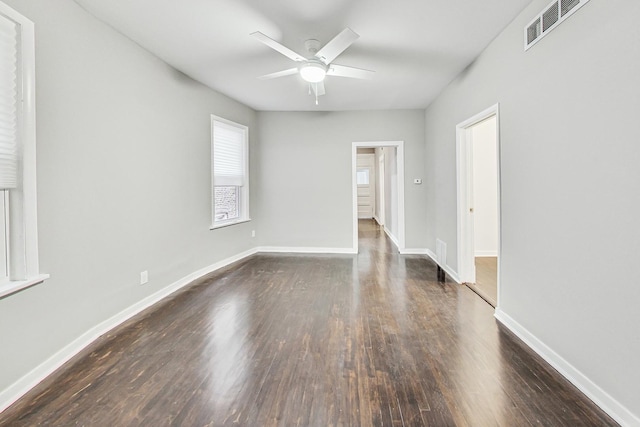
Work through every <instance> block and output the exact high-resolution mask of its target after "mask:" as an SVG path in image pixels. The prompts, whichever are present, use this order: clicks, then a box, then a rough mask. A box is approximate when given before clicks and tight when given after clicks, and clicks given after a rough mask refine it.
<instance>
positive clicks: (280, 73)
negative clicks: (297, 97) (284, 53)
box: [258, 68, 298, 80]
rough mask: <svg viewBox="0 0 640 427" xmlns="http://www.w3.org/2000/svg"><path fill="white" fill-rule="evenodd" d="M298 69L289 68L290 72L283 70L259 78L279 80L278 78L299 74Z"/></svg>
mask: <svg viewBox="0 0 640 427" xmlns="http://www.w3.org/2000/svg"><path fill="white" fill-rule="evenodd" d="M297 73H298V69H297V68H289V69H288V70H282V71H278V72H275V73H271V74H265V75H264V76H260V77H258V78H259V79H260V80H270V79H277V78H278V77H284V76H290V75H292V74H297Z"/></svg>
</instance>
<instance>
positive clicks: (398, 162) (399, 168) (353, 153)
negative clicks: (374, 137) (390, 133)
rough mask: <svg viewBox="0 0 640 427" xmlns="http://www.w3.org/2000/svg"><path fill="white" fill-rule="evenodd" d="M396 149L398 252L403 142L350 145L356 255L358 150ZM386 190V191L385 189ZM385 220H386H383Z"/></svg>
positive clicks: (401, 239) (401, 235)
mask: <svg viewBox="0 0 640 427" xmlns="http://www.w3.org/2000/svg"><path fill="white" fill-rule="evenodd" d="M384 147H395V148H396V165H397V167H396V170H397V171H398V179H397V184H396V185H397V186H398V188H397V190H398V191H397V193H398V236H396V237H397V238H398V242H397V243H398V245H397V246H398V251H399V252H402V251H403V250H404V249H405V224H404V219H405V218H404V141H369V142H352V143H351V198H352V218H353V222H352V224H353V225H352V228H353V252H354V253H358V185H357V182H358V181H357V178H356V172H357V160H358V148H384ZM385 190H386V189H385ZM385 219H386V218H385Z"/></svg>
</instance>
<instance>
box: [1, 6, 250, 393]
mask: <svg viewBox="0 0 640 427" xmlns="http://www.w3.org/2000/svg"><path fill="white" fill-rule="evenodd" d="M5 1H6V2H7V3H8V4H9V5H10V6H12V7H13V8H15V9H16V10H18V11H19V12H21V13H22V14H24V15H25V16H27V17H28V18H30V19H31V20H32V21H34V22H35V25H36V43H37V45H36V67H37V69H36V73H37V76H36V79H37V82H36V83H37V93H36V96H37V133H38V135H37V155H38V215H39V218H38V220H39V243H40V266H41V271H42V272H44V273H49V274H51V279H50V280H48V281H46V282H45V283H44V284H41V285H38V286H35V287H33V288H31V289H28V290H25V291H22V292H20V293H17V294H14V295H11V296H9V297H6V298H4V299H1V300H0V360H1V361H2V363H0V391H2V390H4V389H5V388H7V387H8V386H9V385H10V384H12V383H13V382H15V381H16V380H18V379H19V378H21V377H22V376H23V375H25V374H26V373H27V372H29V371H30V370H31V369H33V368H34V367H36V366H37V365H38V364H40V363H41V362H43V361H44V360H45V359H47V358H48V357H49V356H51V355H52V354H54V353H55V352H56V351H58V350H60V349H61V348H62V347H63V346H65V345H66V344H68V343H70V342H71V341H73V340H74V339H75V338H77V337H78V336H80V335H81V334H82V333H84V332H85V331H87V330H89V329H90V328H91V327H93V326H95V325H97V324H98V323H100V322H101V321H103V320H105V319H107V318H109V317H111V316H112V315H114V314H116V313H118V312H119V311H121V310H123V309H125V308H127V307H129V306H131V305H132V304H134V303H136V302H138V301H140V300H141V299H142V298H144V297H145V296H147V295H150V294H152V293H153V292H156V291H158V290H159V289H161V288H163V287H165V286H167V285H169V284H171V283H172V282H174V281H176V280H178V279H179V278H182V277H184V276H186V275H188V274H189V273H192V272H194V271H196V270H198V269H201V268H204V267H206V266H209V265H211V264H213V263H215V262H216V261H220V260H222V259H225V258H227V257H229V256H231V255H235V254H237V253H240V252H242V251H245V250H247V249H249V248H252V247H253V246H255V244H254V242H253V241H252V239H251V238H250V230H251V229H252V228H254V227H255V222H250V223H247V224H243V225H239V226H234V227H227V228H223V229H219V230H216V231H210V230H209V226H210V224H211V219H210V217H211V208H210V203H211V202H210V200H211V198H210V169H209V168H210V161H209V153H210V131H209V129H210V116H209V115H210V114H211V113H214V114H216V115H220V116H222V117H225V118H228V119H231V120H235V121H238V122H241V123H243V124H246V125H248V126H249V127H250V128H251V131H253V129H254V127H255V121H256V114H255V112H253V111H252V110H251V109H249V108H247V107H245V106H243V105H241V104H239V103H237V102H235V101H232V100H230V99H228V98H226V97H224V96H222V95H220V94H218V93H216V92H213V91H211V90H209V89H207V88H205V87H204V86H202V85H200V84H198V83H196V82H194V81H192V80H191V79H189V78H187V77H185V76H184V75H181V74H180V73H178V72H176V71H175V70H174V69H172V68H170V67H169V66H167V65H166V64H165V63H163V62H161V61H160V60H158V59H157V58H156V57H154V56H152V55H151V54H149V53H147V52H146V51H144V50H142V49H141V48H140V47H138V46H137V45H135V44H134V43H132V42H131V41H129V40H128V39H126V38H124V37H122V36H120V35H119V34H117V33H116V32H115V31H113V30H112V29H110V28H109V27H107V26H105V25H104V24H102V23H100V22H98V21H97V20H95V19H94V18H92V17H91V16H90V15H88V14H87V13H86V12H85V11H84V10H82V9H81V8H80V7H79V6H78V5H77V4H75V3H74V2H72V1H70V0H48V1H41V0H5ZM254 136H255V135H254ZM251 143H252V145H253V146H255V138H252V142H251ZM252 148H253V147H252ZM251 160H252V163H255V161H254V160H255V158H252V159H251ZM142 270H148V271H149V277H150V282H149V284H147V285H145V286H140V285H139V284H138V283H139V277H140V276H139V275H140V272H141V271H142Z"/></svg>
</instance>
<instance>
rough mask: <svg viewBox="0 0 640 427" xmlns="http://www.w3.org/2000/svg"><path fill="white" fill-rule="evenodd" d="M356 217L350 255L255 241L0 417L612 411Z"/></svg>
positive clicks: (603, 422)
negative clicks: (246, 254) (270, 249)
mask: <svg viewBox="0 0 640 427" xmlns="http://www.w3.org/2000/svg"><path fill="white" fill-rule="evenodd" d="M361 226H362V228H361V232H360V235H361V240H360V244H361V247H360V251H361V253H360V254H359V255H358V256H348V255H345V256H310V255H256V256H253V257H251V258H249V259H246V260H244V261H242V262H240V263H238V264H236V265H234V266H232V267H231V268H227V269H225V270H223V271H219V272H217V273H215V274H212V275H210V276H208V277H206V278H203V279H201V280H198V281H197V282H196V283H195V284H194V285H193V286H191V287H189V288H187V289H184V290H182V291H180V292H178V293H176V294H174V295H173V296H171V297H170V298H168V299H167V300H165V301H164V302H163V303H161V304H159V305H157V306H155V307H152V308H151V309H149V310H147V311H145V312H143V313H141V314H140V315H138V316H136V317H135V318H133V319H131V320H130V321H128V322H127V323H125V324H123V325H122V326H120V327H118V328H117V329H116V330H114V331H112V332H111V333H109V334H107V335H105V336H103V337H101V338H100V339H99V340H97V341H96V342H95V343H94V344H92V345H91V346H90V347H89V348H87V349H85V351H83V352H82V353H81V354H79V355H78V356H76V357H75V358H74V359H72V360H71V361H70V362H69V363H67V364H66V365H65V366H64V367H62V368H61V369H60V370H59V371H57V372H56V373H54V374H53V375H52V376H50V377H49V378H47V379H46V380H45V381H43V382H42V383H41V384H40V385H38V386H37V387H36V388H35V389H33V390H32V391H30V392H29V393H28V394H27V395H25V396H24V397H23V398H22V399H20V400H19V401H18V402H16V404H14V405H13V406H12V407H10V408H9V409H7V410H6V411H5V412H4V413H2V414H0V425H2V426H35V425H52V426H70V425H84V426H139V425H144V426H209V425H211V426H218V425H239V426H348V425H351V426H529V425H544V426H611V425H616V424H615V423H614V422H613V421H612V420H611V419H610V418H609V417H607V415H606V414H604V413H603V412H602V411H601V410H599V409H598V408H597V407H596V406H595V405H594V404H593V403H592V402H590V401H589V400H588V399H586V398H585V397H584V396H583V395H581V394H580V393H579V392H578V391H577V390H576V389H575V388H574V387H573V386H572V385H571V384H569V383H568V382H567V381H566V380H564V379H563V378H562V377H560V376H559V375H558V374H557V373H556V372H555V371H554V370H553V369H552V368H550V367H549V366H548V365H546V364H545V363H544V362H542V361H541V359H540V358H539V357H537V356H536V355H535V354H533V353H532V352H530V351H529V350H528V349H526V348H525V347H523V345H522V344H521V343H520V342H519V341H518V340H517V339H515V338H514V337H513V336H512V335H511V334H510V333H508V332H506V331H505V330H503V329H502V328H501V327H499V326H498V325H497V324H496V321H495V320H494V318H493V315H492V314H493V310H492V308H491V307H490V306H489V305H488V304H487V303H486V302H484V301H483V300H482V299H480V297H478V296H477V295H476V294H474V293H473V292H472V291H471V290H469V289H468V288H467V287H465V286H459V285H456V284H455V283H453V282H449V281H446V282H444V283H440V282H438V281H437V273H436V266H435V264H433V263H432V262H431V261H430V260H427V259H425V258H423V257H420V256H399V255H397V254H396V251H395V250H394V248H393V247H392V246H391V244H390V242H389V240H388V239H387V238H386V237H385V235H384V233H383V232H381V231H380V230H379V228H378V227H376V226H374V225H373V224H372V223H371V222H367V221H363V222H361Z"/></svg>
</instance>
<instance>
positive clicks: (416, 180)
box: [413, 178, 422, 185]
mask: <svg viewBox="0 0 640 427" xmlns="http://www.w3.org/2000/svg"><path fill="white" fill-rule="evenodd" d="M413 183H414V184H418V185H420V184H422V179H420V178H416V179H414V180H413Z"/></svg>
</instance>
